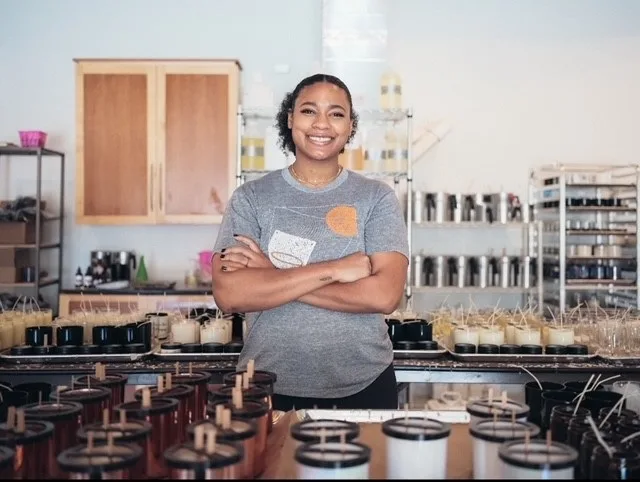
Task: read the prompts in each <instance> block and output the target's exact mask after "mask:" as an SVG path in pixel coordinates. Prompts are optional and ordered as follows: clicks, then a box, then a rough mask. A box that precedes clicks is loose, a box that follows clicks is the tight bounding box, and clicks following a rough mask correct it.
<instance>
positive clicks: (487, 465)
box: [469, 419, 540, 479]
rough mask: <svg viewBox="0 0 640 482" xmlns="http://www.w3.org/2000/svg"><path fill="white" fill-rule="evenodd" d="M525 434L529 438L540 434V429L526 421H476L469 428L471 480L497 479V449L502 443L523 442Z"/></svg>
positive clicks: (498, 465) (498, 472)
mask: <svg viewBox="0 0 640 482" xmlns="http://www.w3.org/2000/svg"><path fill="white" fill-rule="evenodd" d="M527 432H528V433H529V437H530V438H535V437H537V436H538V435H539V434H540V428H539V427H538V426H537V425H535V424H533V423H531V422H527V421H522V420H516V422H515V423H514V422H512V421H511V420H504V419H502V420H501V419H496V420H495V421H494V420H493V419H485V420H478V421H477V422H475V423H474V424H471V425H470V426H469V433H470V434H471V438H472V439H473V478H474V479H499V478H500V476H501V473H500V460H499V459H498V449H499V447H500V445H501V444H502V443H504V442H507V441H510V440H523V439H524V438H525V437H526V434H527Z"/></svg>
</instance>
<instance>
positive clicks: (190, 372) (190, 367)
mask: <svg viewBox="0 0 640 482" xmlns="http://www.w3.org/2000/svg"><path fill="white" fill-rule="evenodd" d="M192 374H193V362H189V375H192Z"/></svg>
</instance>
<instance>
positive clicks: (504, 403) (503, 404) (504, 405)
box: [500, 390, 507, 408]
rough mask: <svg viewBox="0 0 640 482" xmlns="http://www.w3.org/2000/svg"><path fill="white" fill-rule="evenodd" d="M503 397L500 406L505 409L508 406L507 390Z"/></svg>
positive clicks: (504, 391)
mask: <svg viewBox="0 0 640 482" xmlns="http://www.w3.org/2000/svg"><path fill="white" fill-rule="evenodd" d="M501 395H502V399H501V401H500V404H501V405H502V408H504V407H506V406H507V392H506V390H503V392H502V394H501Z"/></svg>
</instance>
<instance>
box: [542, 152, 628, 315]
mask: <svg viewBox="0 0 640 482" xmlns="http://www.w3.org/2000/svg"><path fill="white" fill-rule="evenodd" d="M639 180H640V167H639V165H637V164H631V165H609V166H607V165H583V164H556V165H549V166H543V167H541V168H539V169H536V170H532V171H531V173H530V197H531V199H532V200H533V204H534V216H535V217H536V219H538V220H540V221H541V222H542V224H543V231H542V236H541V237H540V241H541V244H542V246H541V247H542V252H543V257H544V269H543V275H544V289H543V290H542V292H541V294H540V296H541V299H540V300H539V304H540V305H551V306H555V307H556V308H557V309H558V311H559V312H561V313H562V312H564V311H566V310H567V309H569V308H571V307H573V306H576V305H578V304H579V303H584V302H586V301H596V302H597V303H598V304H599V305H601V306H608V307H620V308H626V307H631V308H637V307H638V306H640V280H639V278H638V269H637V261H638V259H640V247H639V246H638V235H639V234H640V224H639V223H638V220H639V219H640V218H639V217H638V206H640V188H639V186H640V182H639ZM590 249H591V251H589V250H590ZM578 250H580V251H578ZM584 295H586V296H587V297H590V299H584V298H583V296H584Z"/></svg>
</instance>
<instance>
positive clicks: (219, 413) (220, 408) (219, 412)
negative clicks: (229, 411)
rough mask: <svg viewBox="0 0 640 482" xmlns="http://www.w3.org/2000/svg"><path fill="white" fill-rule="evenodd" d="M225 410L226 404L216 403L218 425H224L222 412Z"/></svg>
mask: <svg viewBox="0 0 640 482" xmlns="http://www.w3.org/2000/svg"><path fill="white" fill-rule="evenodd" d="M223 412H224V405H222V404H220V405H216V420H215V422H216V425H222V414H223Z"/></svg>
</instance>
